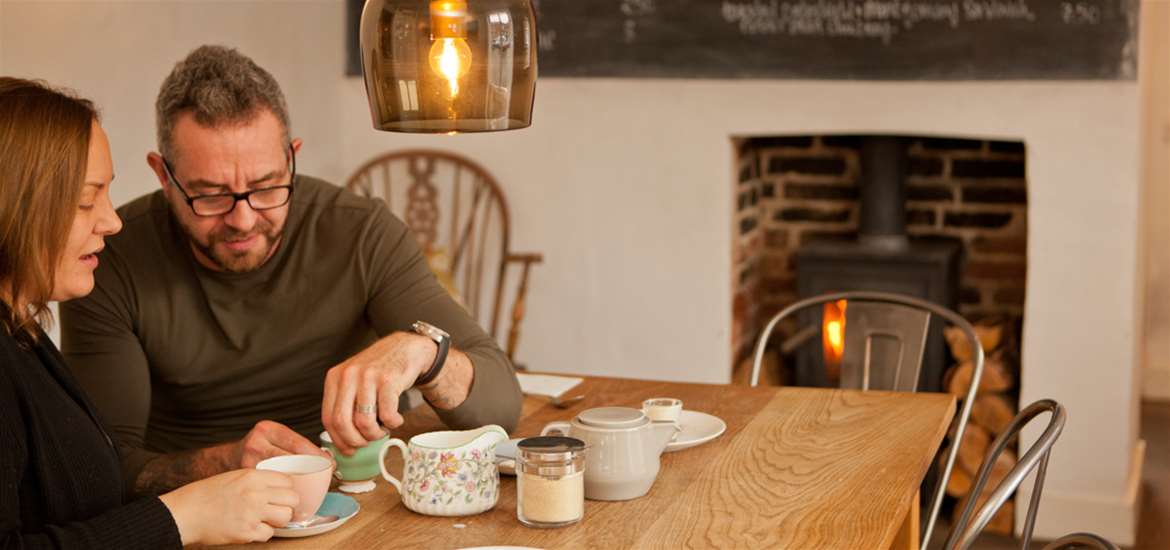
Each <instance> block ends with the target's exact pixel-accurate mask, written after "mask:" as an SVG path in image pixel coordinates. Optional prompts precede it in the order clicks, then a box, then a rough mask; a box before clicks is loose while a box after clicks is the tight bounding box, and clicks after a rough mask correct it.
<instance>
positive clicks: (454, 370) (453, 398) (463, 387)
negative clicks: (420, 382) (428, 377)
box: [419, 353, 475, 410]
mask: <svg viewBox="0 0 1170 550" xmlns="http://www.w3.org/2000/svg"><path fill="white" fill-rule="evenodd" d="M448 357H450V359H449V361H450V362H449V363H448V364H447V365H446V366H444V367H443V371H442V372H441V373H440V374H439V378H437V379H435V381H434V382H432V383H430V384H427V385H426V386H423V387H420V388H419V390H420V391H422V394H423V397H425V398H426V399H427V401H428V402H429V403H430V404H431V405H432V406H433V407H436V408H439V409H446V410H450V409H454V408H455V407H458V406H459V405H461V404H463V401H465V400H466V399H467V394H468V393H469V391H470V389H471V383H472V380H473V378H474V376H475V374H474V373H475V370H474V367H473V366H472V364H471V360H470V358H469V357H467V356H466V355H464V354H462V353H453V354H452V355H450V356H448Z"/></svg>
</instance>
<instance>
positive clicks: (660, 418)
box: [642, 397, 682, 422]
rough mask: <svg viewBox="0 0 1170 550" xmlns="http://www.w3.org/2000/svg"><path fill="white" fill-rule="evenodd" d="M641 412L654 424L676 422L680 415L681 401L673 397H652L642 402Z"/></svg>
mask: <svg viewBox="0 0 1170 550" xmlns="http://www.w3.org/2000/svg"><path fill="white" fill-rule="evenodd" d="M642 412H644V413H646V416H647V417H648V418H650V420H653V421H654V422H678V418H679V416H680V415H681V414H682V400H681V399H675V398H673V397H652V398H650V399H647V400H645V401H643V402H642Z"/></svg>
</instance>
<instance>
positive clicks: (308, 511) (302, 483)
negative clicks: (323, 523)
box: [256, 455, 333, 522]
mask: <svg viewBox="0 0 1170 550" xmlns="http://www.w3.org/2000/svg"><path fill="white" fill-rule="evenodd" d="M256 469H257V470H270V471H273V472H281V473H284V474H288V476H289V477H291V478H292V482H293V491H296V493H297V496H299V497H300V499H301V501H300V503H299V504H297V505H296V507H294V508H293V514H292V521H293V522H303V521H306V520H308V519H310V518H312V517H313V515H314V514H316V513H317V509H318V508H320V507H321V503H322V502H324V501H325V494H326V493H328V492H329V478H330V477H331V475H332V474H333V462H332V461H330V460H329V459H328V458H325V457H323V456H316V455H285V456H274V457H272V458H267V459H264V460H261V461H260V463H259V464H257V465H256Z"/></svg>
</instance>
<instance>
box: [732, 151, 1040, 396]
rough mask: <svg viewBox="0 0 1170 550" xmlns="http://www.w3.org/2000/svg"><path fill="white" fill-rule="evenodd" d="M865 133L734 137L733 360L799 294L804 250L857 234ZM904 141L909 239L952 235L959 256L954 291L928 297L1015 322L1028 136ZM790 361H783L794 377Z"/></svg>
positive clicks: (975, 315) (1023, 249)
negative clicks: (799, 269)
mask: <svg viewBox="0 0 1170 550" xmlns="http://www.w3.org/2000/svg"><path fill="white" fill-rule="evenodd" d="M864 139H865V138H864V137H863V136H858V135H806V136H783V137H761V138H748V139H742V140H740V141H739V142H738V143H737V150H738V160H737V168H738V170H737V172H738V177H737V178H736V179H737V182H736V184H735V193H736V200H735V203H734V208H735V219H736V227H737V228H738V234H736V235H734V237H733V243H732V250H733V258H732V260H733V263H732V281H733V285H734V289H733V299H732V304H733V305H732V332H731V339H732V345H731V350H732V353H733V357H732V365H739V366H741V368H742V367H743V366H744V364H745V360H746V359H747V358H748V357H749V356H750V353H751V349H752V346H753V345H754V344H755V341H756V337H757V335H758V332H759V329H760V328H761V326H762V325H763V323H766V322H767V320H768V319H769V318H770V317H771V316H772V315H773V314H775V313H776V312H777V311H779V309H780V308H782V307H783V306H785V305H787V304H790V303H792V302H793V301H795V300H796V299H797V298H798V284H797V283H798V277H797V264H798V262H797V258H798V257H804V258H806V260H805V261H806V262H808V261H809V260H808V259H807V258H809V256H810V253H809V250H810V248H812V249H814V250H815V249H816V248H817V247H821V248H824V247H832V246H833V245H834V243H852V242H856V241H857V239H858V237H859V235H858V230H859V225H860V222H861V209H860V201H859V198H860V196H861V186H860V182H861V181H862V175H863V174H862V170H863V163H862V162H861V159H862V144H863V140H864ZM901 143H903V144H904V147H905V155H906V157H905V159H906V165H905V176H906V177H905V182H904V183H905V186H904V188H903V190H904V195H905V199H906V200H905V212H904V216H905V222H906V223H905V229H906V232H907V233H908V234H909V235H910V237H911V242H914V243H919V244H920V245H921V246H923V247H932V246H933V247H935V248H939V247H941V248H943V249H945V248H947V246H951V245H957V246H958V247H959V248H960V249H961V255H962V257H963V258H964V260H963V262H962V264H961V270H960V272H959V277H958V285H957V287H958V288H957V291H958V293H957V296H954V297H950V296H943V295H941V294H939V295H937V296H928V295H923V296H922V297H925V298H928V299H932V301H936V302H939V303H942V305H946V306H948V307H956V306H957V308H958V310H959V312H960V313H961V314H962V315H964V316H965V317H967V318H968V319H971V320H973V321H979V320H984V319H992V318H995V319H998V320H1002V321H1006V325H1007V326H1009V327H1013V330H1015V331H1018V329H1019V327H1020V326H1021V325H1022V323H1021V317H1022V315H1023V306H1024V297H1025V292H1024V289H1025V276H1026V270H1027V198H1028V193H1027V185H1026V178H1025V173H1026V172H1025V168H1026V166H1025V148H1024V144H1023V143H1020V142H1013V141H987V140H973V139H951V138H939V137H904V138H902V141H901ZM807 281H808V278H806V284H805V286H806V287H807V286H809V285H808V282H807ZM876 284H882V283H881V282H878V283H876ZM839 289H840V290H897V289H894V288H889V287H885V288H880V287H877V288H839ZM903 292H907V291H905V290H903ZM907 293H912V292H907ZM804 294H809V292H808V291H807V289H806V291H805V292H804ZM948 302H951V303H948ZM956 302H957V303H956ZM1015 336H1016V337H1013V338H1012V340H1013V341H1016V342H1018V341H1019V339H1018V334H1017V335H1015ZM936 347H937V349H936V351H935V354H936V356H935V359H934V361H946V359H944V358H942V357H941V353H942V349H941V342H936ZM928 351H929V350H928ZM928 356H929V352H928ZM943 366H944V365H935V367H934V368H933V369H927V370H928V371H929V372H933V378H934V380H933V381H931V382H930V383H928V384H926V385H927V386H931V387H937V384H938V382H940V380H939V378H940V375H941V371H942V368H943ZM792 368H793V367H792V365H789V367H788V370H786V371H784V376H787V377H788V379H789V380H791V379H792V378H794V377H793V376H792V375H793V373H792V371H791V369H792Z"/></svg>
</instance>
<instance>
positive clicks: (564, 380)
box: [516, 372, 585, 397]
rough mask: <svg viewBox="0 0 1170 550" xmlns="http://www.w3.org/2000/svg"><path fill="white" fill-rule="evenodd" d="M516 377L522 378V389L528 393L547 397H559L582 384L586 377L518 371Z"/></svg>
mask: <svg viewBox="0 0 1170 550" xmlns="http://www.w3.org/2000/svg"><path fill="white" fill-rule="evenodd" d="M516 378H517V379H518V380H520V391H522V392H524V393H526V394H528V395H543V396H547V397H559V396H560V395H561V394H562V393H565V392H567V391H569V390H570V389H572V388H573V386H576V385H577V384H580V383H581V382H583V381H584V380H585V379H584V378H577V377H574V376H552V375H548V374H524V373H520V372H518V373H516Z"/></svg>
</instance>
